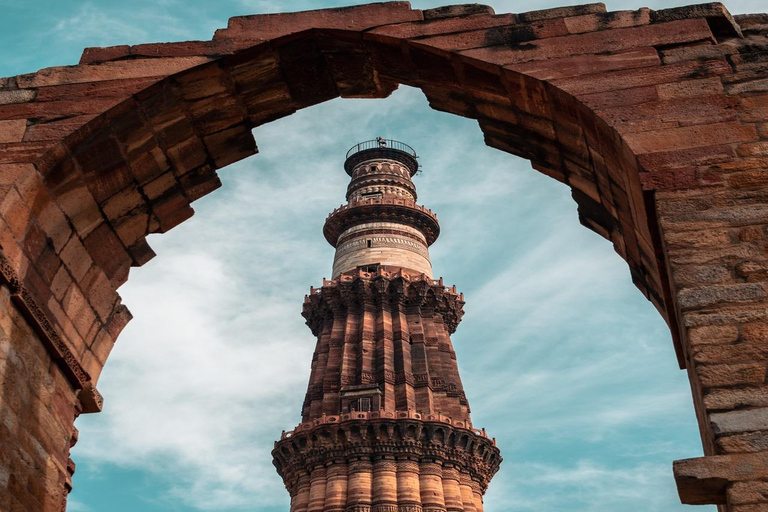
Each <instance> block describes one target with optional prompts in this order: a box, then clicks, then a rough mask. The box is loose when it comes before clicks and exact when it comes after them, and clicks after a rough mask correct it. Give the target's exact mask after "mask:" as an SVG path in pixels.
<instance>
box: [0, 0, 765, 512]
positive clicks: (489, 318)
mask: <svg viewBox="0 0 768 512" xmlns="http://www.w3.org/2000/svg"><path fill="white" fill-rule="evenodd" d="M763 2H764V0H745V1H733V2H729V3H728V4H727V5H728V6H729V8H730V10H731V12H732V13H734V14H735V13H744V12H758V11H759V10H761V9H763V10H764V3H763ZM354 3H355V2H333V1H321V0H301V1H291V2H288V1H280V2H278V1H271V0H219V1H217V2H206V1H203V0H187V1H182V0H133V1H132V2H116V1H99V2H95V1H92V2H84V1H80V0H66V1H62V0H57V1H49V0H45V1H42V0H27V1H26V2H19V1H18V0H0V9H2V13H3V16H2V17H0V76H10V75H15V74H21V73H26V72H32V71H35V70H37V69H40V68H43V67H48V66H53V65H65V64H74V63H76V62H77V61H78V59H79V55H80V53H81V51H82V48H84V47H88V46H108V45H115V44H137V43H144V42H156V41H176V40H190V39H210V37H211V35H212V34H213V32H214V30H215V29H216V28H221V27H225V26H226V21H227V19H228V18H229V17H231V16H236V15H244V14H256V13H267V12H278V11H295V10H304V9H315V8H324V7H336V6H341V5H352V4H354ZM687 3H690V2H671V1H664V2H650V3H649V2H645V6H649V7H652V8H657V9H659V8H663V7H671V6H675V5H685V4H687ZM412 4H413V7H414V8H430V7H436V6H439V5H441V4H442V2H434V1H431V0H424V1H415V2H412ZM492 5H493V6H494V8H495V9H496V12H497V13H502V12H523V11H527V10H531V9H533V8H546V7H553V6H557V5H560V2H552V1H546V2H539V3H536V4H535V5H534V4H531V3H530V2H515V1H497V2H493V3H492ZM641 6H643V4H639V3H631V2H629V1H620V2H619V1H617V2H609V3H608V8H609V10H621V9H637V8H639V7H641ZM379 135H380V136H383V137H385V138H394V139H398V140H401V141H404V142H406V143H408V144H410V145H411V146H413V147H414V148H415V149H416V151H417V153H418V154H419V156H420V158H419V160H420V163H421V166H422V169H423V172H422V173H421V174H420V175H419V176H418V177H417V178H416V179H415V182H416V186H417V188H418V191H419V202H420V203H422V204H424V205H426V206H428V207H429V208H431V209H432V210H433V211H435V212H437V214H438V216H439V219H440V224H441V236H440V238H439V239H438V241H437V242H436V243H435V244H434V245H433V246H432V247H431V250H430V252H431V256H432V263H433V269H434V273H435V276H436V277H437V276H443V277H444V278H445V280H446V283H447V284H456V285H457V287H458V288H459V290H460V291H463V292H464V293H465V299H466V301H467V304H466V306H465V311H466V314H465V316H464V319H463V321H462V324H461V325H460V326H459V328H458V330H457V332H456V333H455V334H454V336H453V342H454V345H455V349H456V352H457V357H458V362H459V368H460V371H461V375H462V379H463V382H464V387H465V391H466V393H467V396H468V398H469V401H470V404H471V406H472V417H473V423H474V425H475V426H476V427H478V428H480V427H484V428H486V430H487V431H488V433H489V435H491V436H493V437H495V438H496V440H497V443H498V446H499V447H500V449H501V452H502V455H503V457H504V462H503V463H502V466H501V471H500V472H499V473H498V474H497V475H496V476H495V477H494V479H493V481H492V483H491V486H490V489H489V491H488V493H487V495H486V510H488V511H489V512H529V511H530V512H533V511H537V512H538V511H541V510H547V511H558V512H582V511H584V512H586V511H589V512H609V511H610V512H613V511H615V510H623V511H630V512H635V511H636V512H646V511H647V512H652V511H653V512H657V511H658V510H665V511H668V512H674V511H683V510H686V509H688V508H689V507H684V506H683V505H680V503H679V500H678V498H677V494H676V490H675V485H674V481H673V477H672V461H673V460H676V459H682V458H689V457H697V456H701V455H702V450H701V442H700V440H699V434H698V429H697V426H696V421H695V418H694V413H693V406H692V401H691V397H690V388H689V385H688V382H687V378H686V375H685V373H684V372H683V371H681V370H679V369H678V367H677V362H676V358H675V355H674V349H673V346H672V341H671V338H670V334H669V331H668V329H667V327H666V325H665V324H664V322H663V320H662V319H661V317H660V316H659V314H658V313H657V312H656V310H655V309H654V308H653V307H652V305H651V304H650V303H649V302H647V301H646V300H645V298H644V297H643V296H642V295H641V294H640V293H639V292H638V291H637V290H636V289H635V288H634V286H633V285H632V283H631V280H630V275H629V270H628V268H627V266H626V264H625V263H624V262H623V261H622V259H621V258H620V257H619V256H618V255H617V254H616V253H615V252H614V251H613V248H612V246H611V244H610V243H609V242H608V241H606V240H604V239H602V238H601V237H600V236H598V235H596V234H595V233H592V232H591V231H589V230H587V229H586V228H583V227H582V226H580V225H579V223H578V220H577V215H576V204H575V203H574V202H573V201H572V200H571V198H570V194H569V190H568V188H567V187H565V186H564V185H561V184H560V183H557V182H555V181H554V180H552V179H550V178H547V177H545V176H543V175H541V174H539V173H537V172H536V171H534V170H532V169H531V168H530V165H529V163H528V162H526V161H524V160H521V159H519V158H517V157H513V156H511V155H509V154H506V153H502V152H500V151H497V150H493V149H491V148H488V147H486V146H485V145H484V144H483V140H482V134H481V132H480V130H479V129H478V127H477V124H476V122H474V121H472V120H468V119H463V118H459V117H456V116H451V115H448V114H445V113H441V112H436V111H433V110H431V109H430V108H429V106H428V105H427V102H426V99H425V98H424V96H423V94H422V93H421V92H420V91H418V90H415V89H411V88H408V87H401V88H400V89H399V90H398V91H396V92H395V93H394V94H393V95H392V96H391V97H390V98H387V99H384V100H346V99H345V100H341V99H337V100H332V101H330V102H327V103H324V104H321V105H318V106H315V107H312V108H310V109H306V110H303V111H300V112H298V113H296V114H294V115H292V116H290V117H287V118H285V119H282V120H279V121H276V122H273V123H271V124H269V125H267V126H263V127H259V128H257V129H256V130H255V131H254V136H255V138H256V140H257V143H258V145H259V149H260V152H259V154H258V155H256V156H254V157H251V158H249V159H246V160H244V161H241V162H238V163H236V164H234V165H231V166H229V167H227V168H225V169H222V170H220V171H219V174H220V176H221V179H222V182H223V186H222V188H221V189H219V190H218V191H216V192H215V193H213V194H212V195H209V196H207V197H204V198H203V199H201V200H199V201H197V202H196V203H195V204H194V207H195V210H196V215H195V216H194V217H193V218H192V219H190V220H188V221H186V222H185V223H183V224H182V225H180V226H179V227H177V228H175V229H173V230H172V231H171V232H169V233H166V234H164V235H161V236H160V235H152V236H150V238H149V242H150V244H151V245H152V247H153V248H154V250H155V252H156V253H157V254H158V256H157V257H156V258H155V259H154V260H152V261H150V262H149V263H147V264H146V265H145V266H144V267H141V268H138V269H133V270H132V272H131V276H130V279H129V281H128V283H127V284H126V285H124V286H123V287H122V288H121V289H120V294H121V295H122V297H123V302H124V303H125V304H127V305H128V307H129V308H130V309H131V311H132V313H133V315H134V320H133V321H132V322H131V323H130V324H129V325H128V327H126V329H125V330H124V331H123V334H122V335H121V337H120V339H119V341H118V343H117V345H116V347H115V349H114V351H113V352H112V355H111V356H110V359H109V361H108V363H107V366H106V368H105V370H104V373H103V374H102V377H101V379H100V381H99V384H98V388H99V390H100V391H101V393H102V394H103V395H104V397H105V405H104V410H103V412H102V413H100V414H96V415H84V416H82V417H81V418H79V419H78V421H77V423H76V426H77V427H78V428H79V429H80V441H79V443H78V444H77V446H76V447H75V448H74V449H73V450H72V458H73V459H74V460H75V462H76V463H77V472H76V474H75V477H74V491H73V493H72V494H71V495H70V502H69V510H70V511H71V512H242V511H267V512H272V511H275V512H276V511H287V510H288V502H289V500H288V494H287V492H285V490H284V487H283V485H282V482H281V480H280V478H279V476H278V475H277V473H276V472H275V471H274V468H273V467H272V464H271V457H270V451H271V449H272V444H273V441H274V440H276V439H278V438H279V436H280V432H281V431H282V430H290V429H292V428H293V427H294V426H295V425H296V424H297V423H298V421H299V419H300V415H299V412H300V407H301V403H302V401H303V398H304V393H305V391H306V385H307V380H308V377H309V367H310V361H311V357H312V352H313V349H314V344H315V340H314V339H313V337H312V335H311V333H310V331H309V329H308V328H307V327H306V326H305V325H304V324H303V318H302V317H301V315H300V311H301V305H302V302H303V297H304V294H305V293H307V292H308V290H309V287H310V286H311V285H314V286H319V284H320V283H322V278H323V277H330V276H329V274H330V270H331V263H332V260H333V248H332V247H331V246H330V245H328V244H327V242H325V240H324V238H323V236H322V225H323V222H324V220H325V217H326V216H327V214H328V213H329V212H330V211H331V210H333V208H335V207H338V206H339V205H340V204H341V203H342V202H343V199H344V193H345V190H346V185H347V183H348V176H347V175H346V174H345V173H344V171H343V167H342V165H343V160H344V155H345V153H346V150H347V149H348V148H349V147H351V146H352V145H354V144H355V143H357V142H359V141H362V140H368V139H372V138H374V137H376V136H379ZM699 510H702V511H704V512H714V510H715V509H714V507H699Z"/></svg>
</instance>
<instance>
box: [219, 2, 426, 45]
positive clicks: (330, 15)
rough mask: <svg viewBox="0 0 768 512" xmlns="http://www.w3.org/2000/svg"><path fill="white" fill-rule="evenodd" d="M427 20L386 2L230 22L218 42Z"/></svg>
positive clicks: (416, 12) (404, 5) (403, 5)
mask: <svg viewBox="0 0 768 512" xmlns="http://www.w3.org/2000/svg"><path fill="white" fill-rule="evenodd" d="M421 19H423V15H422V13H421V11H419V10H411V6H410V3H409V2H386V3H376V4H369V5H359V6H353V7H339V8H336V9H323V10H318V11H304V12H293V13H280V14H260V15H255V16H238V17H236V18H230V19H229V22H228V23H227V28H226V29H220V30H217V31H216V33H215V34H214V36H213V39H214V40H217V39H249V40H267V39H274V38H277V37H280V36H284V35H287V34H293V33H296V32H301V31H302V30H307V29H310V28H336V29H342V30H363V29H367V28H372V27H377V26H381V25H382V24H389V23H398V22H406V21H416V20H421Z"/></svg>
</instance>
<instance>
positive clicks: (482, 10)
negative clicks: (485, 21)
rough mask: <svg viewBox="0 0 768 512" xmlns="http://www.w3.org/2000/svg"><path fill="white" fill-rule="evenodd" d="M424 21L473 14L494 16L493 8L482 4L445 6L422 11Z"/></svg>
mask: <svg viewBox="0 0 768 512" xmlns="http://www.w3.org/2000/svg"><path fill="white" fill-rule="evenodd" d="M422 14H423V15H424V19H425V20H435V19H440V18H454V17H457V16H472V15H475V14H495V12H494V10H493V7H491V6H490V5H482V4H458V5H446V6H445V7H436V8H434V9H425V10H424V11H422Z"/></svg>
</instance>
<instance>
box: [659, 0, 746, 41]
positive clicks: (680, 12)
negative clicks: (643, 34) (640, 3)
mask: <svg viewBox="0 0 768 512" xmlns="http://www.w3.org/2000/svg"><path fill="white" fill-rule="evenodd" d="M690 18H705V19H706V20H707V23H709V26H710V28H711V29H712V33H713V34H714V35H715V36H719V37H743V34H742V33H741V27H739V24H738V23H736V21H735V20H734V19H733V16H731V13H730V12H728V9H727V8H726V7H725V6H724V5H723V4H721V3H720V2H711V3H706V4H697V5H686V6H685V7H674V8H671V9H661V10H660V11H652V12H651V20H652V21H653V22H654V23H663V22H666V21H675V20H684V19H690Z"/></svg>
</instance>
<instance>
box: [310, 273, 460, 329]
mask: <svg viewBox="0 0 768 512" xmlns="http://www.w3.org/2000/svg"><path fill="white" fill-rule="evenodd" d="M366 303H373V304H382V303H389V304H401V305H403V306H405V307H415V308H419V309H421V310H423V311H425V312H429V313H430V314H437V315H439V316H440V318H442V321H443V322H444V323H445V326H446V327H447V328H448V332H450V333H453V332H455V331H456V327H458V325H459V322H461V317H462V316H463V315H464V309H463V308H464V296H463V294H458V293H456V287H446V286H444V285H443V283H442V280H437V279H430V278H429V277H427V276H425V275H423V274H422V275H415V276H410V275H406V274H403V272H402V271H399V272H388V271H387V270H383V269H379V270H378V272H375V273H370V272H362V271H360V272H345V273H343V274H341V275H340V276H339V277H338V278H337V279H333V280H330V281H328V280H324V281H323V287H322V288H312V289H311V290H310V294H309V295H307V296H306V298H305V299H304V308H303V310H302V316H304V318H305V319H306V320H307V325H308V326H309V328H310V329H312V333H313V334H314V335H315V336H317V335H318V334H319V333H320V331H321V330H322V328H323V325H324V324H325V322H326V320H327V319H328V318H329V317H330V316H332V315H333V314H334V312H336V313H338V314H341V315H343V314H345V310H355V309H357V308H360V307H361V306H362V305H364V304H366Z"/></svg>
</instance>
